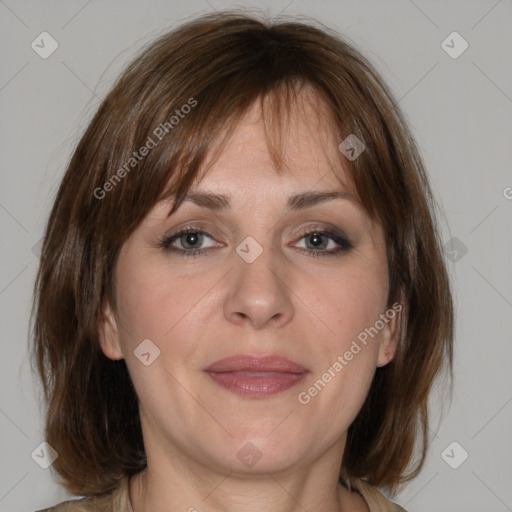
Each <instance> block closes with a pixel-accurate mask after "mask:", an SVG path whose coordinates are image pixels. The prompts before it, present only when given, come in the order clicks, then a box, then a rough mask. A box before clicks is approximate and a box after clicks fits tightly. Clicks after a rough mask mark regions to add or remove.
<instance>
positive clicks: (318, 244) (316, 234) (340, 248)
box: [158, 227, 353, 257]
mask: <svg viewBox="0 0 512 512" xmlns="http://www.w3.org/2000/svg"><path fill="white" fill-rule="evenodd" d="M205 238H209V239H210V240H213V237H212V236H211V235H209V234H208V233H206V232H205V231H203V230H201V229H199V228H194V227H187V228H184V229H182V230H180V231H178V232H177V233H173V234H171V235H165V236H163V237H162V238H161V239H160V240H159V242H158V246H159V247H161V248H162V249H163V250H165V251H166V252H171V253H174V254H177V255H179V256H185V257H190V256H199V255H201V254H206V253H208V249H210V248H211V247H213V245H210V246H208V247H202V243H203V241H204V240H205ZM303 239H304V240H305V242H306V248H305V249H303V251H304V252H306V253H307V254H308V255H310V256H313V257H320V256H322V257H323V256H336V255H338V254H340V253H342V252H346V251H348V250H350V249H352V248H353V245H352V243H351V242H350V241H349V240H348V238H347V237H346V236H345V235H344V234H343V233H341V232H340V233H336V232H333V231H325V230H324V231H322V230H321V229H317V230H311V229H310V230H309V231H307V232H305V233H303V234H302V235H301V238H300V240H303ZM176 243H179V245H181V247H176V246H175V244H176ZM293 247H297V245H296V244H294V245H293ZM327 249H329V250H327Z"/></svg>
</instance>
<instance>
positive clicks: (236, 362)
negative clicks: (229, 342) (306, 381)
mask: <svg viewBox="0 0 512 512" xmlns="http://www.w3.org/2000/svg"><path fill="white" fill-rule="evenodd" d="M205 371H208V372H215V373H224V372H244V371H245V372H281V373H304V372H305V371H307V370H306V369H305V368H303V367H302V366H300V365H299V364H297V363H294V362H293V361H290V360H289V359H286V358H285V357H281V356H275V355H264V356H254V355H249V354H241V355H237V356H232V357H226V358H224V359H219V360H218V361H216V362H215V363H213V364H212V365H210V366H209V367H208V368H206V369H205Z"/></svg>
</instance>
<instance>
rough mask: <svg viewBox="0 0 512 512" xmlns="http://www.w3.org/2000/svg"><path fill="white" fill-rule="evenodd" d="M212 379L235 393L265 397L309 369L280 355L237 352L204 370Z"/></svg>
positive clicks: (287, 384)
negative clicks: (236, 354)
mask: <svg viewBox="0 0 512 512" xmlns="http://www.w3.org/2000/svg"><path fill="white" fill-rule="evenodd" d="M204 371H205V372H206V373H207V374H208V375H209V376H210V377H211V378H212V380H213V381H214V382H215V383H216V384H218V385H219V386H222V387H223V388H225V389H227V390H228V391H230V392H232V393H235V394H237V395H241V396H245V397H252V398H265V397H268V396H271V395H275V394H277V393H280V392H282V391H285V390H287V389H289V388H291V387H292V386H294V385H296V384H297V383H298V382H300V381H301V380H302V379H304V377H305V376H306V375H307V374H308V373H309V371H308V370H307V369H305V368H303V367H302V366H300V365H299V364H297V363H295V362H293V361H290V360H288V359H285V358H283V357H280V356H272V355H270V356H251V355H240V356H234V357H229V358H226V359H221V360H219V361H216V362H215V363H213V364H212V365H211V366H209V367H208V368H206V369H205V370H204Z"/></svg>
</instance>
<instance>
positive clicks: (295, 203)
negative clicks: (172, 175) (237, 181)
mask: <svg viewBox="0 0 512 512" xmlns="http://www.w3.org/2000/svg"><path fill="white" fill-rule="evenodd" d="M334 199H344V200H348V201H351V202H352V203H354V204H355V205H356V206H359V205H358V204H357V202H356V201H355V200H354V198H353V196H352V195H351V194H349V193H348V192H345V191H343V190H339V191H334V190H333V191H330V190H321V191H316V192H315V191H308V192H301V193H299V194H294V195H292V196H290V197H289V198H288V203H287V206H288V208H289V209H290V210H304V209H306V208H311V207H312V206H315V205H317V204H319V203H324V202H326V201H332V200H334ZM186 201H188V202H192V203H194V204H196V205H197V206H200V207H201V208H207V209H209V210H215V211H217V210H223V209H228V208H230V206H231V203H230V199H229V197H228V196H226V195H224V194H214V193H212V192H190V191H189V192H188V193H187V194H186V195H185V198H184V200H183V202H186Z"/></svg>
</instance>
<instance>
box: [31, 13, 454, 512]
mask: <svg viewBox="0 0 512 512" xmlns="http://www.w3.org/2000/svg"><path fill="white" fill-rule="evenodd" d="M435 207H436V203H435V200H434V198H433V197H432V194H431V191H430V187H429V183H428V179H427V177H426V174H425V171H424V168H423V165H422V162H421V159H420V157H419V155H418V152H417V149H416V147H415V144H414V141H413V139H412V137H411V135H410V132H409V130H408V128H407V126H406V123H405V122H404V120H403V117H402V115H401V114H400V111H399V109H398V107H397V104H396V103H395V101H394V100H393V98H392V96H391V94H390V93H389V91H388V89H387V87H386V86H385V84H384V83H383V82H382V79H381V78H380V77H379V76H378V74H377V73H376V72H375V70H374V69H373V68H372V67H371V65H370V64H369V63H368V62H367V61H366V60H365V59H364V57H363V56H362V55H361V54H360V53H359V52H358V51H357V50H356V49H355V48H353V47H352V46H351V45H349V44H348V43H346V42H345V41H343V40H342V39H341V38H340V37H339V36H338V35H336V34H335V33H332V32H331V31H330V30H329V29H325V28H322V29H319V28H316V27H315V26H313V25H312V24H304V23H298V22H286V23H278V22H273V23H271V22H262V21H259V20H257V19H255V18H252V17H248V16H245V15H244V14H240V13H236V12H235V13H234V12H223V13H216V14H211V15H207V16H203V17H201V18H197V19H195V20H193V21H192V22H189V23H187V24H185V25H182V26H181V27H179V28H178V29H176V30H174V31H172V32H170V33H168V34H165V35H164V36H162V37H160V38H159V39H158V40H157V41H155V42H153V43H152V44H151V45H150V46H149V47H147V48H145V49H144V51H143V52H141V54H140V55H139V56H138V57H137V58H136V59H135V60H134V61H133V62H132V63H131V64H130V65H129V66H128V67H127V69H126V70H125V71H124V72H123V74H122V75H121V77H120V78H119V80H118V81H117V83H116V84H115V85H114V87H113V89H112V91H111V92H110V93H109V95H108V96H107V97H106V99H105V100H104V101H103V102H102V104H101V106H100V108H99V110H98V112H97V113H96V115H95V117H94V118H93V120H92V121H91V123H90V125H89V127H88V129H87V130H86V132H85V134H84V135H83V137H82V139H81V140H80V142H79V144H78V146H77V148H76V150H75V152H74V155H73V157H72V159H71V162H70V164H69V167H68V169H67V172H66V174H65V176H64V178H63V180H62V184H61V186H60V189H59V191H58V194H57V197H56V200H55V204H54V206H53V209H52V212H51V215H50V218H49V222H48V225H47V230H46V236H45V239H44V244H43V248H42V256H41V264H40V269H39V272H38V276H37V282H36V288H35V295H34V311H35V321H34V325H33V334H34V347H33V357H34V361H35V363H36V367H37V370H38V372H39V374H40V376H41V378H42V383H43V387H44V391H45V394H46V399H47V402H48V412H47V417H46V430H45V436H46V441H47V442H48V444H49V445H50V446H51V447H52V448H53V449H54V450H55V452H56V459H55V460H54V462H53V468H54V470H55V471H56V472H57V473H58V474H59V475H60V477H61V481H62V484H63V486H64V487H65V488H66V490H67V491H68V492H70V493H72V494H76V495H80V496H83V497H84V498H82V499H80V500H78V501H76V500H71V501H66V502H63V503H61V504H59V505H57V506H55V507H53V508H51V509H47V510H55V511H66V510H73V511H78V510H83V511H92V510H113V511H133V512H142V511H144V510H151V511H152V512H159V511H164V510H165V511H169V510H188V511H194V510H197V511H199V512H202V511H214V510H215V511H216V510H225V511H231V510H237V511H249V510H262V509H265V510H268V511H269V512H270V511H285V510H286V511H292V510H293V511H295V510H310V511H312V510H332V511H372V512H373V511H381V510H385V511H398V510H403V509H402V508H401V507H399V506H398V505H396V504H394V503H392V502H391V501H389V499H388V498H387V497H386V496H385V494H387V495H388V496H390V495H393V494H394V493H396V490H397V489H398V488H399V486H400V485H401V484H403V483H405V482H407V481H408V480H410V479H412V478H413V477H414V476H416V475H417V474H418V473H419V471H420V469H421V467H422V465H423V461H424V458H425V454H426V450H427V445H428V436H427V431H428V419H429V417H428V409H427V400H428V395H429V391H430V389H431V386H432V384H433V382H434V379H435V378H436V376H437V375H438V374H439V373H440V371H441V370H443V369H448V370H450V372H451V368H452V350H453V349H452V338H453V332H452V331H453V309H452V297H451V292H450V285H449V279H448V277H447V272H446V269H445V266H444V261H443V257H442V252H441V248H440V241H439V235H438V231H437V227H436V220H435ZM417 440H419V441H420V445H419V449H418V453H419V457H417V458H416V459H414V458H413V449H414V448H415V443H416V441H417Z"/></svg>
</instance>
